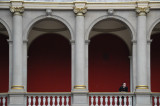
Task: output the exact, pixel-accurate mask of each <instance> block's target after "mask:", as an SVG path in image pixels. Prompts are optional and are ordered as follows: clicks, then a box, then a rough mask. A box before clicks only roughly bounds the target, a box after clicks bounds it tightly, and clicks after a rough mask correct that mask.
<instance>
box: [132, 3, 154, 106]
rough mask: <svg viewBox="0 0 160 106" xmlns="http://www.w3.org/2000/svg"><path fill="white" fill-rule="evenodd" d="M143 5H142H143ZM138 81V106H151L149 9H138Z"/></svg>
mask: <svg viewBox="0 0 160 106" xmlns="http://www.w3.org/2000/svg"><path fill="white" fill-rule="evenodd" d="M141 5H142V4H141ZM136 11H137V13H138V17H137V60H136V61H137V72H136V76H137V81H136V92H135V94H136V106H151V98H150V90H149V87H148V85H149V83H148V70H147V34H146V19H147V13H148V12H149V7H147V6H145V7H137V9H136Z"/></svg>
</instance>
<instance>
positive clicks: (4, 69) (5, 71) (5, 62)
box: [0, 34, 9, 92]
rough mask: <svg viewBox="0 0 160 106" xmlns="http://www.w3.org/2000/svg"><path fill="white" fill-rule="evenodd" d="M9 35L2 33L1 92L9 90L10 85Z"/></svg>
mask: <svg viewBox="0 0 160 106" xmlns="http://www.w3.org/2000/svg"><path fill="white" fill-rule="evenodd" d="M7 39H8V37H6V36H4V35H1V34H0V92H8V87H9V46H8V42H7Z"/></svg>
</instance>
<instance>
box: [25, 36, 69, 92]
mask: <svg viewBox="0 0 160 106" xmlns="http://www.w3.org/2000/svg"><path fill="white" fill-rule="evenodd" d="M33 36H34V35H33ZM27 90H28V92H70V91H71V45H70V42H69V41H68V40H67V39H66V38H64V37H62V36H61V35H55V34H48V35H43V36H40V37H39V38H37V39H36V40H35V41H34V42H33V43H32V44H31V47H30V48H29V58H28V88H27Z"/></svg>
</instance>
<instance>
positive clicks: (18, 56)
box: [10, 7, 24, 91]
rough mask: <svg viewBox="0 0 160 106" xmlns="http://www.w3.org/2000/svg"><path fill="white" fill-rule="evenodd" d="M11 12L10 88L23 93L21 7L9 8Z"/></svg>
mask: <svg viewBox="0 0 160 106" xmlns="http://www.w3.org/2000/svg"><path fill="white" fill-rule="evenodd" d="M10 10H11V12H12V13H13V32H12V36H13V49H12V50H13V51H12V53H13V55H12V56H13V58H12V62H13V72H12V86H11V89H12V90H13V91H23V89H24V86H23V79H22V78H23V73H22V72H23V71H22V66H23V63H22V62H23V61H22V55H23V53H22V46H23V43H22V42H23V40H22V12H23V10H24V8H23V7H11V9H10Z"/></svg>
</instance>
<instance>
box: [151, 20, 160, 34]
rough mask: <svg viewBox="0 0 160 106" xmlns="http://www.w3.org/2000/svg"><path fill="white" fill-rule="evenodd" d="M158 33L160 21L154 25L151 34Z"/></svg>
mask: <svg viewBox="0 0 160 106" xmlns="http://www.w3.org/2000/svg"><path fill="white" fill-rule="evenodd" d="M157 33H160V23H158V24H157V25H156V26H155V27H154V29H153V31H152V34H151V35H154V34H157Z"/></svg>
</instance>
